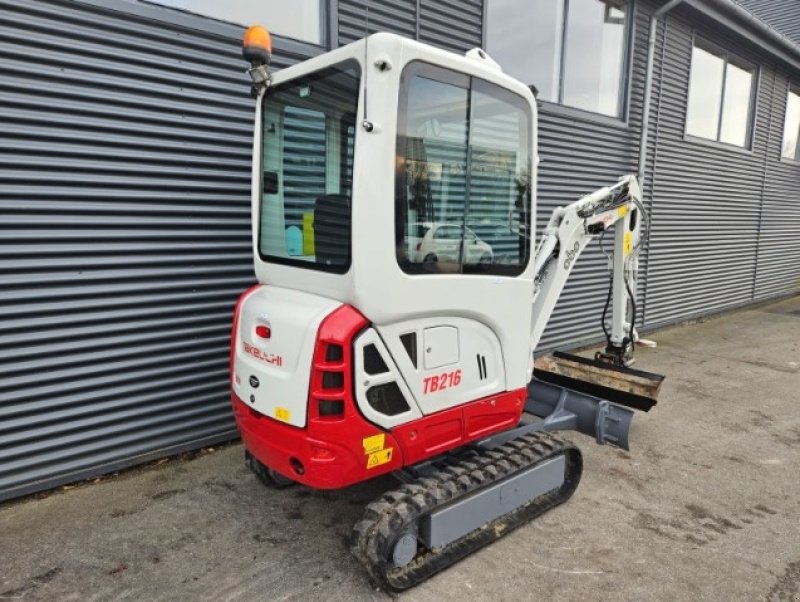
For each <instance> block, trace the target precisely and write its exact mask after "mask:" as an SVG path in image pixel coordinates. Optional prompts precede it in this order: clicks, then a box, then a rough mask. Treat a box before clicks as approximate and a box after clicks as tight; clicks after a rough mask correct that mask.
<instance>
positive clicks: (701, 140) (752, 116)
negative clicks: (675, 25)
mask: <svg viewBox="0 0 800 602" xmlns="http://www.w3.org/2000/svg"><path fill="white" fill-rule="evenodd" d="M695 47H698V48H700V49H701V50H704V51H705V52H708V53H709V54H712V55H714V56H716V57H718V58H720V59H722V60H723V63H724V66H723V70H722V85H721V93H720V99H719V117H718V118H717V135H716V138H706V137H704V136H698V135H696V134H690V133H689V131H688V128H689V94H690V93H691V82H692V71H693V69H694V61H693V60H692V56H691V55H692V54H693V53H694V49H695ZM731 59H733V60H731ZM729 64H733V65H734V66H735V67H738V68H739V69H743V70H746V71H750V73H752V76H753V79H752V85H751V86H750V97H749V100H748V109H749V114H748V116H747V133H746V135H745V143H744V145H739V144H735V143H733V142H725V141H724V140H720V134H721V132H722V119H723V116H724V112H725V84H726V82H727V79H728V65H729ZM760 83H761V67H760V65H759V64H757V63H753V62H751V61H748V60H747V59H744V58H742V57H741V55H739V54H736V53H734V52H731V51H729V50H727V49H726V48H725V47H723V46H721V45H719V44H715V43H714V42H712V41H711V40H709V39H708V38H705V37H703V36H701V35H697V33H696V32H695V31H693V32H692V44H691V48H690V53H689V77H688V80H687V85H686V102H685V103H684V106H685V107H686V109H685V112H684V118H683V139H684V140H686V141H687V142H693V143H698V144H706V145H711V146H716V147H722V148H725V149H728V150H738V151H742V152H748V153H752V151H753V141H754V140H755V132H756V113H757V108H758V107H757V104H758V93H759V88H760Z"/></svg>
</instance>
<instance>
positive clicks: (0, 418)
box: [0, 0, 800, 499]
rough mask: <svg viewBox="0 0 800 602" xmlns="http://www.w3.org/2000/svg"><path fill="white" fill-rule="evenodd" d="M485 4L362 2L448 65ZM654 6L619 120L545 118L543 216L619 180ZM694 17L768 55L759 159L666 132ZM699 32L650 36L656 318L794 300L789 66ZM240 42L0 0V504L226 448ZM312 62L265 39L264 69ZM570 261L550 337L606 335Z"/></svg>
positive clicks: (348, 28) (599, 283)
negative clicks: (443, 54)
mask: <svg viewBox="0 0 800 602" xmlns="http://www.w3.org/2000/svg"><path fill="white" fill-rule="evenodd" d="M483 1H484V0H446V1H438V2H437V1H434V0H398V1H396V2H391V3H388V2H377V1H370V2H369V9H370V10H369V15H370V16H369V21H370V24H369V30H370V31H377V30H382V31H394V32H397V33H401V34H403V35H406V36H408V37H412V38H417V39H420V40H423V41H426V42H429V43H433V44H436V45H439V46H442V47H445V48H449V49H451V50H455V51H459V52H463V51H465V50H467V49H469V48H472V47H474V46H478V45H480V44H481V35H482V12H483ZM654 4H656V5H658V4H660V2H650V1H649V0H639V1H637V2H635V3H634V7H635V11H634V17H633V18H634V19H635V25H636V26H635V29H634V38H633V45H634V46H633V50H632V56H633V57H634V58H633V60H632V64H631V67H630V69H631V79H630V83H629V88H630V89H629V97H630V98H629V102H628V103H627V106H628V110H627V115H626V118H625V119H622V120H611V119H602V118H597V117H595V116H592V115H589V114H581V113H579V112H576V111H570V110H565V109H563V108H560V107H557V106H555V105H547V104H545V105H544V106H543V108H542V110H541V115H540V152H541V157H542V163H541V165H540V170H539V214H538V222H539V225H540V226H541V225H542V224H543V222H544V220H545V219H546V217H547V216H548V215H549V213H550V211H551V210H552V208H553V207H554V206H555V205H559V204H565V203H569V202H571V201H572V200H574V199H576V198H577V197H578V196H580V195H581V194H584V193H586V192H589V191H591V190H593V189H594V188H596V187H597V186H599V185H602V184H606V183H608V182H611V181H613V180H614V179H615V178H616V177H617V176H618V175H620V174H622V173H626V172H633V171H635V168H636V153H637V145H638V132H639V123H640V122H641V104H642V86H643V80H644V68H645V66H644V60H645V49H646V36H647V18H648V14H649V13H650V12H651V10H652V6H653V5H654ZM337 5H338V11H339V19H338V22H336V23H334V24H333V26H332V27H331V28H329V30H332V32H333V38H334V39H333V40H332V41H333V45H336V44H337V43H338V44H344V43H347V42H349V41H352V40H355V39H358V38H360V37H361V36H362V35H363V32H364V30H365V14H366V10H365V8H366V2H365V0H361V1H358V0H339V1H338V2H332V3H331V6H337ZM113 9H118V10H113ZM693 27H696V28H698V29H699V30H700V31H702V32H703V34H704V35H706V36H707V37H710V38H711V39H712V41H715V42H718V43H720V44H722V45H723V46H725V47H728V48H730V49H731V50H733V51H736V52H740V53H741V54H742V56H743V57H744V58H748V59H750V60H752V61H754V62H756V63H757V64H759V65H761V68H760V83H759V100H758V122H757V126H756V132H755V140H754V147H753V150H752V151H741V150H731V149H725V148H719V147H718V146H715V145H709V144H700V143H697V142H688V141H685V140H684V139H683V123H684V111H685V106H686V92H687V91H686V87H687V82H688V66H689V60H690V56H691V35H692V28H693ZM715 29H718V28H715V26H714V25H713V24H711V23H707V22H705V21H703V19H701V18H700V17H699V16H698V15H694V14H693V13H689V12H685V11H682V10H675V11H673V13H670V17H668V19H667V21H666V24H664V25H662V26H661V28H660V29H659V38H658V43H657V51H656V71H655V73H656V82H655V87H654V103H653V106H652V113H651V124H652V128H653V129H652V130H651V136H650V142H651V147H650V149H649V152H648V166H649V170H648V171H649V173H650V175H651V177H650V178H649V179H648V181H647V183H646V196H647V198H648V199H651V198H652V204H653V207H652V211H653V222H654V224H653V239H652V244H651V249H650V252H649V255H647V256H646V257H645V258H644V259H645V262H644V265H643V268H646V272H647V275H648V279H647V281H645V282H642V283H641V288H642V289H645V288H646V298H645V300H646V307H645V308H644V309H645V310H646V323H647V324H651V325H652V324H658V323H665V322H672V321H676V320H680V319H682V318H685V317H689V316H691V315H697V314H700V313H708V312H710V311H714V310H718V309H724V308H727V307H732V306H734V305H737V304H740V303H746V302H749V301H752V300H755V299H763V298H767V297H771V296H776V295H780V294H785V293H787V292H790V291H791V290H798V288H799V287H800V245H798V244H796V240H797V239H798V238H797V237H798V235H800V200H798V198H797V196H798V194H797V191H798V189H800V167H799V166H800V164H799V163H797V162H786V161H781V160H780V159H779V153H780V143H781V137H782V129H783V111H784V105H785V101H786V90H787V86H788V81H789V75H788V74H787V73H784V72H782V71H781V70H780V69H779V68H775V67H774V66H773V65H772V63H771V62H770V60H771V59H770V58H769V57H768V56H766V55H762V54H760V53H759V51H758V50H756V49H752V48H751V50H745V48H750V46H748V45H746V44H744V43H743V42H742V41H741V40H738V39H726V38H723V37H720V36H719V35H718V34H713V32H714V31H715ZM240 34H241V28H238V27H235V26H232V25H226V24H222V23H219V22H215V21H210V20H207V19H202V18H200V17H195V16H192V15H187V14H184V13H180V12H176V11H171V10H168V9H163V8H160V7H157V6H152V5H147V4H143V3H139V2H134V1H129V0H117V1H116V2H112V1H111V0H80V1H79V2H75V1H72V2H69V1H66V0H15V1H11V0H0V57H2V62H0V91H2V92H1V93H0V124H1V125H2V138H0V170H1V171H0V178H1V179H2V182H3V186H2V188H0V278H2V280H0V286H1V287H2V288H0V499H3V498H7V497H12V496H15V495H21V494H24V493H26V492H30V491H35V490H38V489H42V488H46V487H49V486H52V485H55V484H58V483H62V482H67V481H70V480H75V479H78V478H82V477H86V476H91V475H94V474H99V473H101V472H105V471H109V470H113V469H116V468H119V467H122V466H125V465H129V464H132V463H135V462H137V461H142V460H145V459H147V458H149V457H156V456H160V455H164V454H165V453H169V452H174V451H178V450H180V449H188V448H193V447H198V446H200V445H202V444H207V443H211V442H214V441H218V440H221V439H226V438H230V437H232V436H234V435H235V432H234V430H233V424H232V420H231V415H230V412H229V405H228V386H227V348H228V329H229V322H230V312H231V309H232V306H233V302H234V300H235V298H236V296H237V295H238V293H239V292H240V291H241V290H242V289H244V288H245V287H246V286H247V285H248V284H249V282H251V281H252V279H253V276H252V264H251V252H250V234H249V233H250V220H249V190H248V189H249V183H248V177H249V162H250V136H251V116H252V105H251V100H250V99H249V96H248V94H247V85H248V84H247V78H246V76H245V75H244V73H243V69H242V63H241V60H240V59H239V43H238V40H239V36H240ZM712 34H713V35H712ZM109 40H113V45H112V44H110V43H109ZM319 51H320V49H318V48H312V49H309V48H308V47H306V46H304V45H298V44H295V43H290V42H285V41H284V42H282V41H281V40H280V39H277V40H276V56H275V63H276V66H277V67H280V66H281V65H285V64H287V63H290V62H294V61H296V60H299V59H301V58H303V57H304V56H307V55H308V54H313V53H316V52H319ZM45 52H46V53H48V54H47V55H46V60H43V53H45ZM662 57H663V58H664V60H663V61H662ZM795 76H796V74H795ZM794 83H795V84H797V83H798V81H797V80H794ZM576 270H577V271H576V277H575V278H574V279H573V280H572V282H571V284H570V286H569V288H568V289H567V291H566V292H565V293H564V296H563V298H562V300H561V302H560V304H559V309H558V311H557V313H556V315H555V316H554V318H553V322H552V323H551V326H550V328H549V329H548V331H547V333H546V335H545V339H544V341H543V345H544V346H549V347H552V346H556V345H558V346H569V345H570V344H572V343H575V342H577V341H586V340H587V339H593V338H594V339H596V338H598V337H599V336H600V328H599V317H600V312H601V308H602V303H603V301H604V294H605V290H606V284H607V279H606V278H607V276H606V273H605V260H604V258H603V257H602V255H600V253H599V252H598V251H597V248H596V246H594V247H592V248H591V250H590V251H589V252H588V253H587V255H586V256H585V257H584V258H582V260H581V262H580V263H579V264H578V267H577V269H576ZM644 271H645V270H644V269H643V272H644ZM640 314H641V312H640Z"/></svg>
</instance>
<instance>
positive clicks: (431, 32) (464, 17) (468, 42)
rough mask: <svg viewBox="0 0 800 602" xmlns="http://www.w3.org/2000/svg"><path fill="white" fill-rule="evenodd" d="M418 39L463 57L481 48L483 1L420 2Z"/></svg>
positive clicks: (447, 0)
mask: <svg viewBox="0 0 800 602" xmlns="http://www.w3.org/2000/svg"><path fill="white" fill-rule="evenodd" d="M419 9H420V21H419V28H420V29H419V39H420V41H422V42H425V43H426V44H431V45H433V46H439V47H440V48H444V49H446V50H452V51H453V52H458V53H463V52H466V51H467V50H470V49H472V48H476V47H480V46H481V36H482V30H483V27H482V23H483V0H420V3H419Z"/></svg>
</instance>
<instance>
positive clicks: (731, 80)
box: [686, 40, 755, 147]
mask: <svg viewBox="0 0 800 602" xmlns="http://www.w3.org/2000/svg"><path fill="white" fill-rule="evenodd" d="M754 76H755V67H754V66H753V65H750V64H748V63H745V62H744V61H742V60H740V59H738V58H737V57H734V56H732V55H730V54H728V53H727V52H725V51H722V50H720V49H718V48H716V47H714V46H712V45H710V44H708V43H706V42H703V41H700V40H695V43H694V47H693V48H692V67H691V76H690V78H689V101H688V107H687V110H686V133H687V134H689V135H690V136H698V137H700V138H708V139H709V140H716V141H718V142H725V143H727V144H734V145H736V146H742V147H747V146H749V144H750V131H751V124H752V114H753V110H752V107H753V104H754V103H753V80H754V79H755V78H754Z"/></svg>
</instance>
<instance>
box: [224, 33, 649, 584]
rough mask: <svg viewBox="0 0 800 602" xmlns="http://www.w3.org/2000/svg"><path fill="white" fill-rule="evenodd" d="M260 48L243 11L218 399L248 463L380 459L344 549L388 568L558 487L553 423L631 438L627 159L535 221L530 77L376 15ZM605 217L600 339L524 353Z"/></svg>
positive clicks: (639, 399)
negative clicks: (612, 175) (413, 35)
mask: <svg viewBox="0 0 800 602" xmlns="http://www.w3.org/2000/svg"><path fill="white" fill-rule="evenodd" d="M270 52H271V47H270V39H269V34H268V33H267V31H266V30H264V29H263V28H261V27H258V26H254V27H251V28H250V29H249V30H248V31H247V34H246V35H245V41H244V57H245V59H246V60H247V61H249V63H250V69H249V73H250V75H251V77H252V81H253V86H252V94H253V96H254V98H255V99H256V111H255V135H254V140H253V172H252V214H253V251H254V257H255V273H256V276H257V279H258V282H259V283H260V284H258V285H256V286H254V287H252V288H251V289H249V290H248V291H246V292H245V293H244V294H243V295H242V296H241V298H240V299H239V301H238V303H237V306H236V310H235V314H234V318H233V332H232V340H231V359H230V363H231V365H230V370H231V386H232V402H233V410H234V414H235V417H236V422H237V425H238V428H239V430H240V432H241V435H242V440H243V442H244V446H245V449H246V461H247V463H248V465H249V466H250V467H251V469H252V470H253V471H254V472H255V473H256V474H257V475H258V476H259V477H260V478H261V479H262V480H264V481H265V482H267V483H269V484H272V485H275V486H278V487H282V486H287V485H290V484H293V483H301V484H303V485H305V486H308V487H312V488H316V489H338V488H343V487H347V486H349V485H352V484H354V483H360V482H362V481H366V480H368V479H373V478H375V477H378V476H380V475H386V474H389V473H391V474H392V475H394V476H396V477H397V479H398V480H399V484H398V487H397V488H396V489H393V490H391V491H388V492H386V493H384V494H383V495H382V496H380V497H379V498H378V499H377V500H375V501H374V502H372V503H370V504H369V505H368V506H367V507H366V509H365V511H364V515H363V517H362V518H361V520H359V521H358V522H357V523H356V525H355V527H354V532H353V540H352V551H353V553H354V554H355V556H356V558H357V559H358V560H359V561H360V562H361V563H362V564H363V565H364V567H365V568H366V570H367V571H368V573H369V575H370V577H371V579H372V580H373V581H374V583H376V584H377V585H378V586H380V587H383V588H385V589H389V590H402V589H406V588H409V587H412V586H414V585H415V584H417V583H419V582H421V581H422V580H424V579H426V578H427V577H429V576H430V575H432V574H434V573H436V572H437V571H440V570H442V569H444V568H446V567H448V566H449V565H451V564H453V563H454V562H456V561H458V560H459V559H461V558H463V557H464V556H466V555H468V554H470V553H471V552H473V551H475V550H477V549H478V548H480V547H482V546H484V545H486V544H488V543H490V542H492V541H494V540H496V539H498V538H499V537H501V536H502V535H504V534H505V533H507V532H509V531H510V530H511V529H513V528H515V527H518V526H520V525H522V524H524V523H525V522H527V521H529V520H531V519H532V518H534V517H536V516H538V515H540V514H541V513H543V512H545V511H547V510H549V509H551V508H553V507H555V506H557V505H559V504H561V503H563V502H564V501H566V500H567V499H568V498H569V497H570V496H571V495H572V493H573V492H574V491H575V489H576V487H577V486H578V481H579V480H580V477H581V470H582V461H581V453H580V451H579V450H578V449H577V448H576V447H575V446H574V445H573V444H572V443H570V442H568V441H566V440H564V439H561V438H559V437H558V436H556V435H555V434H553V433H554V432H557V431H564V430H575V431H578V432H580V433H583V434H586V435H589V436H591V437H594V438H595V440H596V441H597V443H600V444H610V445H614V446H618V447H621V448H625V449H627V448H628V432H629V428H630V423H631V418H632V415H633V411H632V408H636V409H641V410H648V409H650V407H651V406H652V405H653V404H654V403H655V398H656V394H657V392H658V388H659V386H660V384H661V380H662V377H660V376H657V375H653V374H649V373H647V372H644V371H640V370H635V369H633V368H631V367H630V365H631V362H632V355H631V354H632V351H633V350H634V346H635V343H636V340H637V333H636V330H635V327H634V324H635V322H636V315H635V314H636V309H635V308H636V301H635V294H636V274H637V261H638V255H639V253H640V250H641V248H642V246H643V244H644V242H645V240H646V232H647V216H646V212H645V207H644V206H643V204H642V201H641V192H640V190H639V185H638V183H637V181H636V178H635V177H633V176H624V177H622V178H620V180H619V181H618V182H616V183H614V184H613V185H610V186H607V187H604V188H600V189H599V190H596V191H594V192H591V193H590V194H587V195H586V196H584V197H582V198H580V199H578V200H577V201H575V202H574V203H572V204H570V205H568V206H565V207H562V208H559V209H556V210H555V211H554V212H553V214H552V216H551V217H550V219H549V222H548V223H547V225H546V227H545V228H544V230H543V232H542V234H541V236H540V237H539V239H538V244H535V241H534V238H535V232H534V230H535V228H534V225H535V215H536V206H535V200H536V164H537V144H536V137H537V127H536V112H537V107H536V100H535V98H534V95H533V93H532V92H531V90H530V89H529V88H528V87H527V86H525V85H523V84H521V83H520V82H518V81H517V80H515V79H513V78H511V77H509V76H508V75H505V74H504V73H503V71H502V69H501V68H500V66H498V65H497V63H495V62H494V61H493V60H492V59H491V58H490V57H489V56H488V55H487V54H486V53H485V52H484V51H483V50H480V49H475V50H471V51H469V52H467V53H466V54H465V55H464V56H459V55H456V54H453V53H450V52H445V51H443V50H439V49H437V48H433V47H431V46H427V45H425V44H421V43H418V42H415V41H412V40H408V39H404V38H402V37H398V36H396V35H391V34H387V33H378V34H374V35H371V36H369V37H367V38H365V39H363V40H360V41H358V42H355V43H353V44H350V45H348V46H344V47H342V48H339V49H336V50H332V51H330V52H327V53H325V54H322V55H320V56H317V57H315V58H312V59H310V60H307V61H305V62H302V63H300V64H297V65H294V66H292V67H289V68H286V69H283V70H281V71H279V72H276V73H274V74H273V73H270V71H269V62H270ZM609 231H610V232H611V233H613V236H609V238H613V241H612V240H609V241H608V242H607V243H606V244H605V246H604V247H603V248H604V249H607V250H608V253H607V254H608V257H609V270H610V273H611V276H610V277H609V293H608V299H607V300H606V311H605V312H604V315H603V316H602V325H603V329H604V331H605V332H606V333H607V345H606V347H605V349H604V351H602V352H599V353H597V354H596V356H595V357H593V358H585V357H577V356H571V355H567V354H563V353H554V354H552V355H548V356H545V357H540V358H537V359H536V361H535V362H534V359H533V358H534V351H535V350H536V347H537V344H538V343H539V339H540V337H541V336H542V333H543V331H544V329H545V326H546V324H547V322H548V319H549V318H550V316H551V314H552V312H553V308H554V307H555V304H556V301H557V299H558V297H559V294H560V293H561V291H562V289H563V288H564V285H565V283H566V282H567V279H568V277H569V275H570V272H571V271H572V269H573V268H574V266H575V263H576V261H577V260H578V258H579V256H580V254H581V252H582V251H583V250H584V248H585V247H586V245H587V244H588V243H589V242H590V241H592V240H593V239H595V238H599V239H600V242H601V243H603V238H604V236H605V234H606V233H607V232H609ZM609 309H610V316H608V315H607V314H608V313H609ZM609 322H610V324H609Z"/></svg>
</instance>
